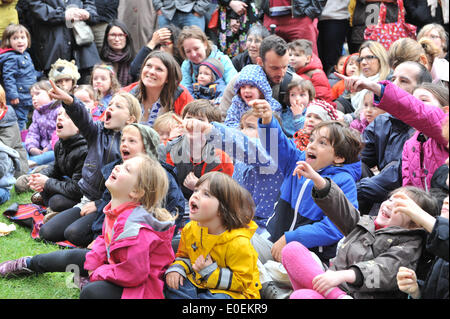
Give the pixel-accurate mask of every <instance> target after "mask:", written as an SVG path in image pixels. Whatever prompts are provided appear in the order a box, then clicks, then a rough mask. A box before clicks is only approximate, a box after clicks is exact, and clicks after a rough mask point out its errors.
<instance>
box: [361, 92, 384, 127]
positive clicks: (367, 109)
mask: <svg viewBox="0 0 450 319" xmlns="http://www.w3.org/2000/svg"><path fill="white" fill-rule="evenodd" d="M363 103H364V109H363V112H364V117H365V118H366V120H367V122H369V123H372V122H373V120H375V119H376V118H377V116H378V115H380V114H383V113H385V112H384V111H383V110H382V109H380V108H378V107H376V106H374V105H373V95H372V94H366V95H365V96H364V100H363Z"/></svg>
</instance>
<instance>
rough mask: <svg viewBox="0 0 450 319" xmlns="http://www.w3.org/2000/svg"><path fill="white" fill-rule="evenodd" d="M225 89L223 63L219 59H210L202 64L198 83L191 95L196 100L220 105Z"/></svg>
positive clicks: (193, 87) (199, 69)
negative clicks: (204, 100)
mask: <svg viewBox="0 0 450 319" xmlns="http://www.w3.org/2000/svg"><path fill="white" fill-rule="evenodd" d="M225 87H226V84H225V81H224V80H223V65H222V63H221V62H220V61H219V60H217V59H214V58H208V59H206V60H205V61H203V62H202V63H200V66H199V68H198V75H197V83H194V84H192V92H191V94H192V96H193V98H194V99H197V100H198V99H206V100H210V101H211V102H213V104H215V105H219V104H220V98H221V97H222V94H223V91H224V90H225Z"/></svg>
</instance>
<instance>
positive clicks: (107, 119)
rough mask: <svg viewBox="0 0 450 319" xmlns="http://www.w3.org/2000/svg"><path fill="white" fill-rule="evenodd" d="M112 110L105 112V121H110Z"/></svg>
mask: <svg viewBox="0 0 450 319" xmlns="http://www.w3.org/2000/svg"><path fill="white" fill-rule="evenodd" d="M111 117H112V116H111V112H109V111H106V113H105V122H109V121H110V120H111Z"/></svg>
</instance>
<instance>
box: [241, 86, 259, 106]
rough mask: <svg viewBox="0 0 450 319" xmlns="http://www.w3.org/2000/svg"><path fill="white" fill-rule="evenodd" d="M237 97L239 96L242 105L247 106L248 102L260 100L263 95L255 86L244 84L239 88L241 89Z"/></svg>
mask: <svg viewBox="0 0 450 319" xmlns="http://www.w3.org/2000/svg"><path fill="white" fill-rule="evenodd" d="M239 95H240V96H241V98H242V100H243V101H244V103H245V104H247V105H248V103H249V102H250V101H253V100H255V99H261V98H263V97H264V95H263V94H262V93H261V91H260V90H259V89H258V88H257V87H256V86H253V85H250V84H245V85H243V86H241V88H240V89H239Z"/></svg>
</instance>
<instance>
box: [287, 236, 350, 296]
mask: <svg viewBox="0 0 450 319" xmlns="http://www.w3.org/2000/svg"><path fill="white" fill-rule="evenodd" d="M281 253H282V258H281V260H282V263H283V265H284V268H286V271H287V273H288V275H289V279H290V281H291V283H292V287H293V288H294V291H295V290H299V289H310V290H313V285H312V280H313V279H314V278H315V277H316V276H318V275H320V274H323V273H324V272H323V270H322V267H321V266H320V265H319V264H318V263H317V261H315V260H314V258H313V257H312V256H311V252H310V251H309V250H308V248H306V247H305V246H303V245H302V244H300V243H299V242H295V241H293V242H290V243H289V244H287V245H286V246H285V247H284V248H283V251H282V252H281ZM317 294H319V293H317ZM343 295H345V292H343V291H342V290H341V289H339V288H337V287H336V288H333V289H332V290H331V291H329V292H327V294H326V295H325V296H324V297H325V298H326V299H338V298H340V297H341V298H342V296H343Z"/></svg>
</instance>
